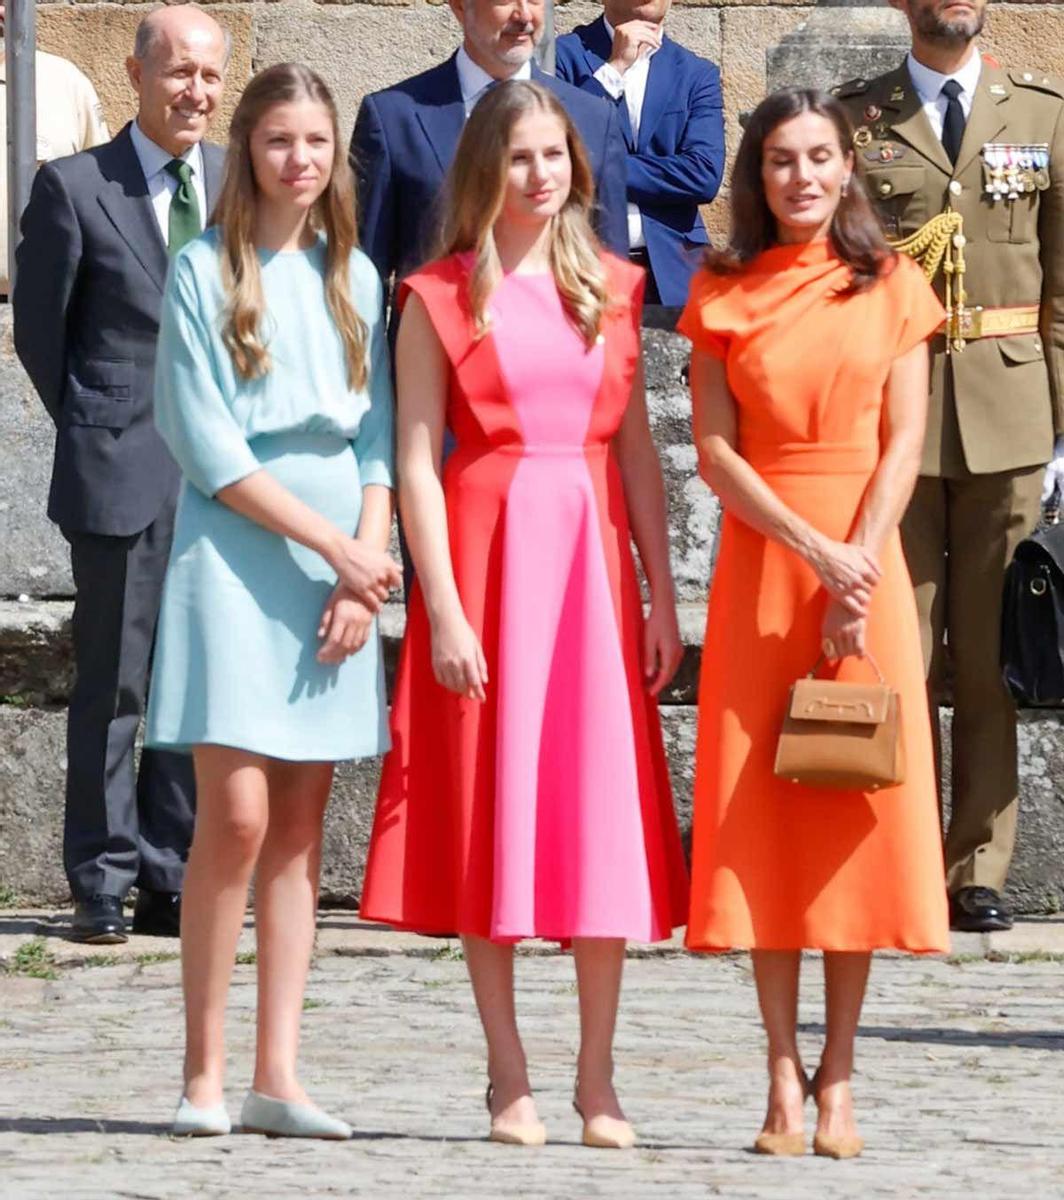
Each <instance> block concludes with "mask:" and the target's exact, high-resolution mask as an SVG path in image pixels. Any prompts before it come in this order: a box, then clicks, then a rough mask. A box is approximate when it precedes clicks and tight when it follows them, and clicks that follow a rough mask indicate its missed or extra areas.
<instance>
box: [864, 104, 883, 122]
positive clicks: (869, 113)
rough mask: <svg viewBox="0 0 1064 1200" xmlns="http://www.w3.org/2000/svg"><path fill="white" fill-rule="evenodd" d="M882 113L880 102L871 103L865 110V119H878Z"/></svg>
mask: <svg viewBox="0 0 1064 1200" xmlns="http://www.w3.org/2000/svg"><path fill="white" fill-rule="evenodd" d="M882 115H883V110H882V109H881V108H880V107H879V105H878V104H870V105H869V106H868V107H867V108H866V109H865V110H864V119H865V120H866V121H878V120H879V118H880V117H881V116H882Z"/></svg>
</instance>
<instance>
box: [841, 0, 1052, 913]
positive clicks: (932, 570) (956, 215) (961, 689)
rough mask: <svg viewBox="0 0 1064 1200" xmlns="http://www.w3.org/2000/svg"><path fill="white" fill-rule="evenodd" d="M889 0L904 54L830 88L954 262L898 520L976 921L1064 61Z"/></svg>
mask: <svg viewBox="0 0 1064 1200" xmlns="http://www.w3.org/2000/svg"><path fill="white" fill-rule="evenodd" d="M890 3H891V5H892V6H893V7H894V8H897V9H899V10H900V11H901V12H903V13H904V14H905V16H906V17H907V18H908V21H909V26H910V29H911V32H912V49H911V51H910V52H909V54H908V55H907V56H906V58H905V61H904V62H902V63H901V64H900V65H899V66H898V67H897V68H895V70H893V71H890V72H888V73H887V74H885V75H881V76H879V77H878V78H877V79H871V80H867V79H856V80H852V81H851V82H850V83H847V84H843V85H842V86H841V87H840V88H839V89H837V90H838V95H839V98H840V99H841V100H842V102H843V104H844V105H846V107H847V108H848V110H849V113H850V116H851V118H852V121H853V126H854V130H855V132H854V153H855V154H856V156H857V158H858V161H859V162H860V163H861V166H862V167H863V168H864V169H865V172H866V182H867V185H868V188H869V191H870V193H871V196H872V199H873V200H874V201H875V203H876V205H877V207H878V209H879V213H880V216H881V218H882V220H883V222H884V224H885V226H886V228H887V232H888V234H890V236H891V237H894V238H900V239H905V238H908V237H909V236H911V235H912V234H914V233H916V232H917V231H918V230H920V229H922V228H923V229H926V228H927V223H928V222H929V221H932V222H935V223H936V224H937V225H938V226H939V230H938V232H939V233H940V235H941V234H942V233H945V234H946V235H948V237H949V239H950V241H951V243H952V246H953V247H955V248H957V249H963V257H964V261H965V264H966V271H965V272H964V273H963V274H960V273H958V272H954V273H953V276H952V278H953V284H952V291H953V305H952V308H953V311H952V312H951V314H950V319H949V320H948V321H947V325H946V329H945V331H944V333H945V336H943V335H939V336H937V337H935V338H933V339H932V341H931V396H930V407H929V409H928V416H927V435H926V438H925V441H924V454H923V462H922V464H921V467H920V477H919V479H918V480H917V483H916V490H915V492H914V493H913V498H912V501H911V503H910V504H909V508H908V511H907V512H906V514H905V517H904V519H903V520H902V525H901V534H902V542H903V544H904V547H905V556H906V559H907V560H908V564H909V571H910V573H911V575H912V578H913V584H914V585H915V588H916V602H917V608H918V610H919V615H920V625H921V635H922V638H923V643H924V654H925V659H926V665H927V669H928V680H929V684H930V690H931V714H932V719H933V723H934V726H935V732H936V735H938V720H937V718H938V700H939V697H940V693H941V691H942V689H943V686H944V684H945V681H946V678H947V676H949V677H950V678H951V685H952V699H953V725H952V739H951V740H952V807H951V813H950V821H949V828H948V830H947V832H946V839H945V851H946V881H947V885H948V887H949V896H950V921H951V924H952V927H953V928H954V929H956V930H959V931H964V932H982V933H989V932H993V931H994V930H1003V929H1008V928H1009V927H1010V926H1011V925H1012V914H1011V913H1010V911H1009V909H1008V906H1007V904H1006V902H1005V900H1004V898H1003V896H1002V892H1003V891H1004V888H1005V881H1006V879H1007V877H1008V870H1009V863H1010V862H1011V860H1012V852H1013V847H1014V845H1015V841H1016V818H1017V813H1018V809H1019V779H1018V768H1017V741H1016V707H1015V705H1014V704H1013V702H1012V699H1011V697H1010V696H1009V693H1008V692H1007V690H1006V688H1005V685H1004V683H1003V682H1002V678H1001V595H1002V586H1003V583H1004V578H1005V568H1006V567H1007V566H1008V564H1009V562H1010V560H1011V559H1012V555H1013V551H1014V550H1015V549H1016V546H1017V544H1018V543H1019V542H1020V541H1021V540H1022V539H1023V538H1024V537H1025V536H1026V535H1027V534H1028V533H1030V531H1031V530H1032V529H1033V528H1034V526H1035V524H1036V523H1037V521H1038V517H1039V513H1040V499H1041V495H1042V488H1043V481H1044V478H1045V470H1044V468H1045V465H1046V463H1047V462H1052V464H1053V470H1052V471H1051V478H1055V477H1059V476H1060V474H1061V468H1062V466H1064V458H1062V456H1064V441H1061V440H1059V439H1061V437H1062V435H1064V79H1062V78H1060V77H1059V76H1056V75H1047V74H1045V73H1044V72H1042V71H1035V70H1032V69H1023V68H1020V69H1008V68H1002V67H1000V66H998V65H997V64H996V63H995V62H993V61H992V60H990V59H988V58H986V57H984V56H983V55H982V54H981V53H980V50H979V45H978V38H979V35H980V33H981V32H982V29H983V22H984V19H985V17H986V12H987V4H988V0H963V2H960V0H890ZM960 223H963V240H960V238H961V235H960V230H959V224H960ZM930 230H931V231H934V230H935V225H931V226H930ZM930 240H931V241H934V240H935V239H934V238H932V239H930ZM945 279H946V277H945V276H944V275H940V277H939V279H938V281H937V286H938V288H939V292H940V294H942V295H943V297H945V294H946V292H945V289H946V282H945ZM962 288H963V295H964V297H965V299H964V302H963V305H962V304H961V303H959V302H958V300H957V298H956V297H957V294H958V292H960V291H961V289H962ZM1054 435H1056V438H1057V439H1058V441H1057V444H1056V449H1054ZM947 662H948V663H949V666H950V668H951V670H949V671H947ZM939 761H941V755H940V756H939Z"/></svg>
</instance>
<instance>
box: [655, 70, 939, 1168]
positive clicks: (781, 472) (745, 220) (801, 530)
mask: <svg viewBox="0 0 1064 1200" xmlns="http://www.w3.org/2000/svg"><path fill="white" fill-rule="evenodd" d="M851 137H852V135H851V130H850V128H849V125H848V122H847V119H846V116H845V114H844V112H843V110H842V108H841V107H840V106H839V105H838V104H837V103H836V102H835V101H834V100H833V99H832V98H831V97H830V96H826V95H824V94H822V93H817V92H811V91H801V90H796V89H795V90H787V91H783V92H778V93H776V94H775V95H773V96H770V97H769V98H768V99H767V100H765V101H764V102H763V103H762V104H761V105H760V107H759V108H758V109H757V110H756V112H755V113H754V114H753V117H752V118H751V121H750V123H749V125H748V126H747V129H746V133H745V136H744V138H743V141H742V145H741V147H740V149H739V154H738V157H737V160H736V164H735V172H734V178H733V189H732V213H733V233H732V241H731V245H730V246H729V248H728V249H727V250H725V251H723V252H721V253H718V254H716V255H711V256H710V258H709V260H708V264H707V268H706V269H705V270H703V271H702V272H701V273H700V274H699V275H698V276H696V278H695V279H694V281H693V282H692V287H691V296H690V299H689V301H688V305H687V308H686V310H685V312H684V314H683V317H682V318H681V322H680V326H679V327H680V330H681V332H683V333H685V334H686V335H687V336H688V337H689V338H690V339H691V341H692V343H693V345H694V351H693V355H692V360H691V387H692V392H693V400H694V431H695V442H696V445H697V449H698V454H699V464H700V474H701V475H702V477H703V478H704V479H705V480H706V482H707V483H708V484H709V485H710V487H712V488H713V490H714V491H715V492H716V493H717V495H718V496H719V498H720V500H721V503H722V505H723V508H724V513H725V516H724V525H723V531H722V535H721V543H720V553H719V557H718V561H717V566H716V570H715V574H714V578H713V586H712V592H711V595H710V602H709V614H708V624H707V628H706V637H705V651H704V657H703V664H702V682H701V689H700V694H699V734H698V749H697V765H696V779H695V815H694V833H693V870H692V896H691V911H690V920H689V923H688V931H687V944H688V946H690V947H691V948H692V949H695V950H708V951H714V950H725V949H729V948H736V947H742V948H749V949H750V950H751V951H752V955H753V965H754V975H755V978H756V982H757V991H758V999H759V1003H760V1007H761V1016H762V1020H763V1022H764V1025H765V1030H766V1033H767V1035H768V1071H769V1094H768V1108H767V1115H766V1117H765V1123H764V1127H763V1129H762V1132H761V1134H760V1135H759V1137H758V1139H757V1141H756V1143H755V1149H757V1150H759V1151H760V1152H763V1153H774V1154H799V1153H804V1152H805V1138H804V1134H803V1111H802V1110H803V1106H804V1101H805V1099H806V1097H807V1096H808V1095H809V1094H812V1095H813V1096H814V1098H815V1100H816V1104H817V1110H818V1116H817V1131H816V1137H815V1138H814V1150H815V1151H816V1152H817V1153H818V1154H824V1155H828V1156H830V1157H852V1156H853V1155H855V1154H858V1153H860V1150H861V1147H862V1143H861V1139H860V1138H859V1137H858V1136H857V1130H856V1125H855V1120H854V1113H853V1104H852V1098H851V1093H850V1075H851V1072H852V1068H853V1054H854V1038H855V1035H856V1030H857V1022H858V1018H859V1016H860V1012H861V1005H862V1002H863V999H864V993H865V988H866V985H867V980H868V971H869V966H870V963H871V952H872V951H873V950H875V949H877V948H880V947H891V948H894V949H900V950H908V951H911V952H915V953H929V952H939V951H944V950H946V949H947V947H948V928H947V913H946V893H945V883H944V878H943V866H942V849H941V839H940V833H939V826H938V811H937V803H936V793H935V776H934V768H933V760H932V751H931V737H930V724H929V720H928V711H927V700H926V693H925V690H924V672H923V666H922V660H921V653H920V640H919V632H918V628H917V621H916V608H915V602H914V598H913V592H912V584H911V582H910V578H909V574H908V571H907V569H906V565H905V561H904V559H903V557H902V550H901V543H900V539H899V536H898V522H899V520H900V518H901V515H902V513H903V512H904V510H905V506H906V504H907V502H908V500H909V496H910V494H911V492H912V488H913V485H914V483H915V479H916V474H917V469H918V463H919V456H920V449H921V443H922V439H923V430H924V421H925V413H926V407H927V394H928V351H927V345H926V342H927V339H928V338H929V337H930V336H931V335H932V334H933V333H934V332H935V330H936V329H937V328H938V327H939V325H940V324H941V322H942V319H943V310H942V306H941V304H940V303H939V301H938V299H937V298H936V297H935V294H934V292H933V291H932V289H931V287H930V285H929V284H928V283H927V282H926V280H925V279H924V277H923V274H922V273H921V271H920V269H919V268H918V267H917V266H916V265H915V264H914V263H913V262H911V261H910V260H909V259H907V258H905V257H903V256H899V255H897V254H895V253H894V252H893V251H892V250H891V249H890V247H889V246H888V244H887V242H886V241H885V239H884V237H883V234H882V231H881V229H880V227H879V225H878V223H877V221H876V218H875V216H874V215H873V212H872V209H871V206H870V204H869V202H868V199H867V197H866V195H865V193H864V191H863V189H862V186H861V183H860V180H859V179H858V178H857V177H856V176H855V174H854V166H855V162H854V154H853V151H852V150H851V149H850V145H851ZM821 654H823V655H824V657H825V658H826V659H827V660H828V662H829V664H830V666H831V669H832V673H833V674H835V675H836V676H837V677H839V678H843V679H853V680H866V681H873V680H874V678H875V676H874V673H873V667H872V665H871V663H870V662H868V661H865V662H861V661H859V660H860V659H862V658H872V659H874V661H875V663H877V664H878V666H879V668H880V669H881V670H882V672H883V674H884V676H885V678H886V680H887V682H888V683H889V684H890V685H891V686H892V687H893V688H894V689H895V690H896V691H898V692H899V693H900V696H901V713H902V736H903V738H904V742H905V749H906V752H907V758H908V763H907V774H906V778H905V781H904V783H902V784H900V785H899V786H896V787H890V788H884V789H882V790H880V791H877V792H861V791H839V790H828V789H823V790H821V789H817V788H814V787H810V786H805V785H801V784H796V783H793V782H791V781H789V780H786V779H781V778H777V777H776V775H775V774H774V773H773V763H774V756H775V749H776V743H777V740H778V737H779V731H780V727H781V723H782V719H783V715H784V711H785V708H786V704H787V697H788V692H789V689H790V686H791V684H792V683H793V682H794V681H795V680H796V679H798V678H799V677H801V676H803V675H805V674H807V673H808V672H809V671H810V670H811V669H812V668H813V666H814V665H815V664H816V662H817V660H818V658H819V657H820V656H821ZM803 949H819V950H823V951H824V979H825V987H826V1013H827V1033H826V1039H825V1044H824V1050H823V1055H822V1058H821V1060H820V1066H819V1069H818V1070H817V1072H816V1074H815V1075H814V1076H813V1079H812V1082H810V1081H809V1079H808V1078H807V1077H806V1075H805V1072H804V1070H803V1067H802V1063H801V1059H800V1055H799V1051H798V1045H797V1033H796V1027H797V1018H798V975H799V966H800V960H801V951H802V950H803Z"/></svg>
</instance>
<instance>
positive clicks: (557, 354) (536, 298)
mask: <svg viewBox="0 0 1064 1200" xmlns="http://www.w3.org/2000/svg"><path fill="white" fill-rule="evenodd" d="M491 315H492V336H493V337H494V339H495V343H496V347H497V351H498V359H499V363H500V369H501V372H502V375H503V379H504V382H505V385H506V389H507V393H508V398H509V400H510V403H511V404H512V406H513V408H514V410H515V411H516V413H517V417H518V421H519V423H520V427H521V431H522V435H523V438H524V444H523V445H522V446H520V447H519V448H517V447H515V450H517V451H518V452H519V453H520V455H521V457H520V460H519V462H518V464H517V467H516V469H515V471H514V475H513V478H512V481H511V484H510V489H509V492H508V495H507V500H506V512H505V518H504V527H505V534H504V538H503V545H504V549H503V566H502V595H501V620H500V631H499V655H498V662H499V667H498V673H499V678H498V679H497V680H496V681H495V682H496V686H497V687H498V689H499V691H498V695H499V703H498V714H499V724H498V730H497V735H496V789H495V794H496V797H497V800H496V813H495V845H494V853H495V860H496V861H495V873H494V879H495V888H494V895H493V905H492V936H493V937H496V938H499V939H508V938H520V937H526V936H529V935H530V934H533V933H535V934H538V935H539V936H546V937H550V936H560V937H566V936H584V937H629V938H636V939H639V940H646V941H651V940H655V939H658V938H661V937H665V936H668V932H669V931H668V930H667V929H663V928H662V927H661V925H660V922H659V920H658V919H657V917H656V916H655V913H654V906H653V905H652V903H651V886H650V878H649V872H648V867H647V855H646V845H645V839H644V832H643V818H642V811H641V807H640V796H639V779H638V768H637V762H636V751H635V745H634V740H633V733H632V713H631V704H630V697H629V690H628V682H627V678H626V675H625V667H624V660H623V657H622V651H621V644H620V638H619V630H618V625H617V617H616V614H615V605H614V601H613V597H612V593H611V588H610V582H609V577H608V573H607V567H606V558H605V554H604V551H603V547H602V539H601V532H600V523H599V514H598V511H597V505H596V497H595V490H594V486H593V483H592V479H591V474H590V471H589V469H588V463H587V456H588V455H589V454H591V455H594V454H602V455H605V454H606V453H608V441H606V440H601V439H602V438H603V437H608V436H612V434H613V433H614V432H615V430H603V431H601V432H600V433H599V440H597V441H596V442H595V443H594V445H592V446H590V447H589V446H588V444H587V438H588V430H589V426H590V424H591V417H592V410H593V408H594V405H595V399H596V397H597V395H598V393H599V389H600V383H601V380H602V373H603V360H604V355H603V348H602V346H601V345H596V346H594V347H593V348H592V349H591V350H590V351H589V350H588V349H587V347H586V345H585V343H584V341H583V339H582V338H581V336H580V335H579V333H578V332H577V331H576V330H575V329H574V328H573V326H572V325H571V323H570V322H569V320H568V319H567V317H566V315H565V313H564V310H563V309H562V305H561V300H560V297H559V296H558V293H557V290H556V288H555V285H554V280H553V278H552V277H551V276H550V275H522V276H515V275H510V276H507V277H506V278H505V279H504V281H503V283H502V284H501V286H500V287H499V288H498V289H497V291H496V293H495V296H494V297H493V300H492V303H491ZM529 329H534V330H535V331H536V336H535V337H526V336H524V334H525V331H527V330H529ZM545 331H549V332H548V333H547V334H546V336H545ZM545 341H546V342H547V343H548V344H549V345H550V347H551V352H550V354H549V355H544V354H543V351H542V347H543V344H544V342H545ZM545 646H546V647H550V652H549V653H544V652H543V647H545Z"/></svg>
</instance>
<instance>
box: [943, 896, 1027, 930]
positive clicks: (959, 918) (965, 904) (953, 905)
mask: <svg viewBox="0 0 1064 1200" xmlns="http://www.w3.org/2000/svg"><path fill="white" fill-rule="evenodd" d="M949 927H950V929H953V930H955V931H956V932H957V933H1001V932H1002V931H1004V930H1006V929H1011V928H1012V913H1010V912H1009V910H1008V908H1007V907H1006V905H1005V902H1004V900H1002V899H1001V897H1000V896H999V895H998V894H997V892H995V891H994V889H993V888H988V887H962V888H960V890H959V891H957V892H955V893H954V894H953V895H952V896H950V898H949Z"/></svg>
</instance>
